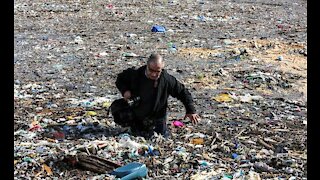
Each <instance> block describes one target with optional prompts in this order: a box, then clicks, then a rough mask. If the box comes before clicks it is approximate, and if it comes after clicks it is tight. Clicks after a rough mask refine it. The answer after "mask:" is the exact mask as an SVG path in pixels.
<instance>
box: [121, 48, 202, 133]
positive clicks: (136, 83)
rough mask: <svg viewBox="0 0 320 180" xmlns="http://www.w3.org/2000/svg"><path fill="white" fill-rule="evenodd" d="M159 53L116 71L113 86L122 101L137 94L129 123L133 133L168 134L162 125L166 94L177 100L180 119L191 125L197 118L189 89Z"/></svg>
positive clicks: (164, 125) (164, 123)
mask: <svg viewBox="0 0 320 180" xmlns="http://www.w3.org/2000/svg"><path fill="white" fill-rule="evenodd" d="M164 65H165V64H164V62H163V58H162V56H160V55H159V54H151V55H150V57H149V58H148V61H147V64H146V65H144V66H142V67H140V68H138V69H134V68H128V69H126V70H124V71H123V72H121V73H120V74H118V77H117V80H116V86H117V88H118V89H119V91H120V92H121V94H122V96H123V98H124V99H125V100H129V99H132V98H135V97H139V101H138V102H136V105H135V106H133V112H134V114H135V120H134V121H133V122H130V127H131V130H132V132H133V133H134V134H136V135H141V136H144V137H147V138H148V137H150V136H151V135H153V132H154V131H155V132H157V133H160V134H162V135H163V136H164V137H168V133H169V132H168V128H167V124H166V119H167V106H168V97H169V95H171V96H172V97H175V98H177V99H179V100H180V101H181V102H182V103H183V105H184V106H185V109H186V115H185V117H184V119H186V118H189V119H190V120H191V121H192V123H193V124H197V123H198V122H199V120H200V117H199V115H198V114H196V110H195V108H194V105H193V99H192V96H191V94H190V92H189V91H188V90H187V89H186V88H185V87H184V85H183V84H182V83H180V82H179V81H178V80H177V79H176V78H175V77H173V76H172V75H170V74H168V73H167V71H166V70H165V69H163V68H164Z"/></svg>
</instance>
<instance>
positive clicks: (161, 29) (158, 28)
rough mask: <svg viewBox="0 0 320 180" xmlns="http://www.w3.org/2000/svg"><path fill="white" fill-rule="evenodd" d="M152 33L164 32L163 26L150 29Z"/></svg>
mask: <svg viewBox="0 0 320 180" xmlns="http://www.w3.org/2000/svg"><path fill="white" fill-rule="evenodd" d="M151 31H152V32H166V29H165V28H164V27H163V26H158V25H155V26H153V27H152V29H151Z"/></svg>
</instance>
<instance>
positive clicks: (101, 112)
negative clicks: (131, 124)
mask: <svg viewBox="0 0 320 180" xmlns="http://www.w3.org/2000/svg"><path fill="white" fill-rule="evenodd" d="M156 25H158V26H162V27H164V29H165V31H164V32H152V28H153V27H154V26H156ZM14 33H15V34H14V40H15V41H14V68H15V69H14V79H15V82H14V106H15V112H14V166H15V170H14V177H15V179H116V176H115V175H112V174H111V172H112V171H113V170H114V169H116V168H117V167H120V166H124V165H126V164H129V163H131V162H140V163H142V164H144V165H146V167H147V169H148V176H147V177H146V178H145V179H192V180H202V179H224V180H228V179H238V180H240V179H249V180H259V179H290V180H294V179H306V178H307V156H306V154H307V148H306V147H307V91H306V87H307V2H306V1H303V0H293V1H289V0H277V1H275V0H267V1H260V0H259V1H252V0H233V1H223V0H215V1H206V0H194V1H191V0H186V1H178V0H165V1H160V0H156V1H135V0H131V1H124V0H119V1H102V0H95V1H82V0H78V1H76V0H72V1H71V0H69V1H44V0H33V1H23V0H15V2H14ZM151 52H158V53H160V54H162V55H164V58H165V61H166V69H167V70H168V72H169V73H171V74H172V75H174V76H176V77H177V78H178V79H179V80H180V81H181V82H183V83H184V84H185V86H186V87H188V88H189V89H190V92H191V93H192V95H193V97H194V100H195V103H196V109H197V112H198V113H199V115H200V116H201V117H202V120H201V123H200V124H198V125H197V126H193V125H192V124H191V123H190V122H189V121H188V120H182V119H181V118H183V117H184V113H185V110H184V107H183V105H182V103H180V102H179V101H177V100H176V99H174V98H170V99H169V114H168V120H169V121H168V125H169V129H170V131H171V133H172V136H171V137H170V138H169V139H164V138H163V137H162V136H160V135H157V134H155V135H154V136H153V138H152V139H150V140H145V139H144V138H142V137H134V136H130V135H128V134H126V132H127V129H125V128H122V127H120V126H118V125H116V124H115V123H114V122H113V119H112V116H111V115H108V114H107V108H108V107H109V106H110V104H111V102H112V101H113V100H115V99H117V98H120V97H121V96H120V93H119V92H118V90H117V89H116V87H115V84H114V83H115V78H116V75H117V73H119V72H121V71H122V70H124V69H125V68H127V67H131V66H140V65H143V64H144V63H145V61H146V57H148V56H149V55H150V53H151ZM176 122H179V123H176Z"/></svg>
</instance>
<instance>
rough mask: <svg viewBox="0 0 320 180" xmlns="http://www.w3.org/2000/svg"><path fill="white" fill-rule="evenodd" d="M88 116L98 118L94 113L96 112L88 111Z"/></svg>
mask: <svg viewBox="0 0 320 180" xmlns="http://www.w3.org/2000/svg"><path fill="white" fill-rule="evenodd" d="M86 114H87V115H88V116H96V115H97V113H96V112H94V111H88V112H87V113H86Z"/></svg>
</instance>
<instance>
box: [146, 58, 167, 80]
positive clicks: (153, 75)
mask: <svg viewBox="0 0 320 180" xmlns="http://www.w3.org/2000/svg"><path fill="white" fill-rule="evenodd" d="M163 66H164V65H163V64H162V63H156V62H151V63H150V64H147V76H148V78H149V79H152V80H157V79H158V78H159V77H160V75H161V72H162V68H163Z"/></svg>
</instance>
